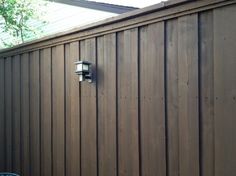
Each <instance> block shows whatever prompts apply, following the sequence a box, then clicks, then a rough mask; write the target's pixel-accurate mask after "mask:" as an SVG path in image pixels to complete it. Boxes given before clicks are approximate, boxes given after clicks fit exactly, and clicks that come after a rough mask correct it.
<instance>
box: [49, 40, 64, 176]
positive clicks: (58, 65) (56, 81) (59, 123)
mask: <svg viewBox="0 0 236 176" xmlns="http://www.w3.org/2000/svg"><path fill="white" fill-rule="evenodd" d="M64 62H65V61H64V45H59V46H56V47H53V48H52V103H53V106H52V114H53V117H52V128H53V129H52V141H53V149H52V150H53V158H52V160H53V171H52V172H53V176H64V175H65V85H64V79H65V70H64V69H65V64H64Z"/></svg>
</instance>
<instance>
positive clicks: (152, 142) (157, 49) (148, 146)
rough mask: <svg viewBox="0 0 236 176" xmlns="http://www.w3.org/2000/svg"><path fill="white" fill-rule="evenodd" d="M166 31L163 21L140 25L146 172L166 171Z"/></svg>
mask: <svg viewBox="0 0 236 176" xmlns="http://www.w3.org/2000/svg"><path fill="white" fill-rule="evenodd" d="M163 33H164V23H163V22H161V23H156V24H152V25H148V26H146V27H143V28H141V29H140V51H139V52H140V66H139V68H140V118H141V120H140V122H141V129H140V130H141V155H142V166H141V167H142V175H144V176H155V175H166V153H165V150H166V149H165V148H166V144H165V90H164V89H165V85H164V83H165V81H164V79H165V78H164V69H165V65H164V47H165V45H164V37H165V36H164V35H163ZM153 70H155V74H154V72H153Z"/></svg>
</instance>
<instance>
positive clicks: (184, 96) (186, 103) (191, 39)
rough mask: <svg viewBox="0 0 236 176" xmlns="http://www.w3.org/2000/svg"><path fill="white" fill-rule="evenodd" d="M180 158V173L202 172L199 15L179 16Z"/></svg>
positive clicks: (195, 174)
mask: <svg viewBox="0 0 236 176" xmlns="http://www.w3.org/2000/svg"><path fill="white" fill-rule="evenodd" d="M178 69H179V70H178V76H179V82H178V93H179V100H178V103H179V144H180V147H179V150H180V155H179V160H180V166H179V167H180V175H181V176H189V175H192V176H198V175H199V126H198V125H199V123H198V118H199V112H198V109H199V108H198V16H197V15H196V14H193V15H187V16H184V17H180V18H179V19H178Z"/></svg>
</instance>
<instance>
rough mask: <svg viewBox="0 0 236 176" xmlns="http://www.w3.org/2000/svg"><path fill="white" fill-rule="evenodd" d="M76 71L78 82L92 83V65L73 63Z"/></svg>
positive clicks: (79, 62)
mask: <svg viewBox="0 0 236 176" xmlns="http://www.w3.org/2000/svg"><path fill="white" fill-rule="evenodd" d="M75 65H76V71H75V73H76V74H77V75H79V82H81V81H85V80H86V81H88V82H90V83H91V82H92V64H91V63H90V62H88V61H78V62H75Z"/></svg>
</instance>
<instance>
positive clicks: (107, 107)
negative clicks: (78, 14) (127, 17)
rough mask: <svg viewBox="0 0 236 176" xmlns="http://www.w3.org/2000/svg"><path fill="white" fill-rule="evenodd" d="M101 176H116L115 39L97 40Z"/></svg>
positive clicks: (113, 37)
mask: <svg viewBox="0 0 236 176" xmlns="http://www.w3.org/2000/svg"><path fill="white" fill-rule="evenodd" d="M97 46H98V58H97V70H98V71H97V75H98V76H97V83H98V151H99V153H98V156H99V161H98V163H99V175H104V176H110V175H113V176H116V175H117V163H116V162H117V156H116V35H115V34H109V35H105V36H103V37H100V38H98V43H97Z"/></svg>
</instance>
